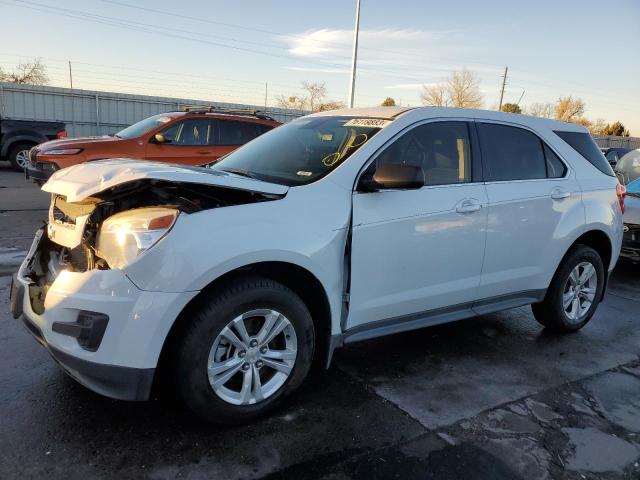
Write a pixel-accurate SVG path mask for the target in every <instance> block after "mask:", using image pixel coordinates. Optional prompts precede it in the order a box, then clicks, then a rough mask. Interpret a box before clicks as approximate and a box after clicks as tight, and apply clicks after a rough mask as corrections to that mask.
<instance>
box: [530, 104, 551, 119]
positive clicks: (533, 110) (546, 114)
mask: <svg viewBox="0 0 640 480" xmlns="http://www.w3.org/2000/svg"><path fill="white" fill-rule="evenodd" d="M525 113H526V114H527V115H531V116H533V117H542V118H551V117H552V116H553V105H552V104H551V103H549V102H546V103H532V104H531V105H529V106H528V107H527V108H526V109H525Z"/></svg>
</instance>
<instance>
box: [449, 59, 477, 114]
mask: <svg viewBox="0 0 640 480" xmlns="http://www.w3.org/2000/svg"><path fill="white" fill-rule="evenodd" d="M447 91H448V93H449V98H450V101H451V105H453V106H454V107H458V108H480V107H482V94H481V93H480V80H478V77H477V75H476V74H475V73H473V72H472V71H470V70H467V69H466V68H463V69H462V70H460V71H459V72H453V74H452V75H451V78H449V79H448V80H447Z"/></svg>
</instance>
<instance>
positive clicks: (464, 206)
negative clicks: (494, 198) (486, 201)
mask: <svg viewBox="0 0 640 480" xmlns="http://www.w3.org/2000/svg"><path fill="white" fill-rule="evenodd" d="M481 208H482V204H481V203H480V202H479V201H478V200H476V199H475V198H465V199H464V200H460V201H459V202H458V203H457V204H456V212H458V213H473V212H477V211H478V210H480V209H481Z"/></svg>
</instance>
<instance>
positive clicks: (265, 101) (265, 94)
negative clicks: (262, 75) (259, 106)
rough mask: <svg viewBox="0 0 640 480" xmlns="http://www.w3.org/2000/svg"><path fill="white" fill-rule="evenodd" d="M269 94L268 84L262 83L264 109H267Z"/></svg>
mask: <svg viewBox="0 0 640 480" xmlns="http://www.w3.org/2000/svg"><path fill="white" fill-rule="evenodd" d="M268 92H269V83H268V82H265V83H264V109H265V110H266V109H267V93H268Z"/></svg>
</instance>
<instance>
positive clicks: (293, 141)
mask: <svg viewBox="0 0 640 480" xmlns="http://www.w3.org/2000/svg"><path fill="white" fill-rule="evenodd" d="M388 123H389V120H381V119H376V118H349V117H312V118H301V119H299V120H295V121H293V122H291V123H288V124H286V125H283V126H281V127H278V128H276V129H274V130H272V131H271V132H269V133H266V134H264V135H262V136H261V137H258V138H257V139H256V140H254V141H252V142H250V143H248V144H246V145H245V146H243V147H241V148H239V149H238V150H235V151H234V152H232V153H230V154H229V155H227V156H226V157H224V159H222V160H221V161H219V162H218V163H216V164H215V165H213V166H212V167H211V168H212V169H214V170H222V171H225V172H230V173H234V174H237V175H244V176H247V177H253V178H257V179H260V180H265V181H268V182H273V183H280V184H283V185H289V186H295V185H303V184H307V183H311V182H314V181H316V180H318V179H320V178H322V177H324V176H325V175H327V174H328V173H329V172H331V171H332V170H334V169H335V168H336V167H337V166H338V165H340V164H341V163H342V162H344V161H345V160H346V159H347V158H348V157H349V156H350V155H351V154H353V152H355V151H356V150H357V149H358V148H360V147H361V146H362V145H364V144H365V143H366V142H367V141H368V140H369V139H370V138H371V137H373V136H374V135H375V134H376V133H377V132H379V131H380V129H381V128H382V127H384V126H385V125H386V124H388Z"/></svg>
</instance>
